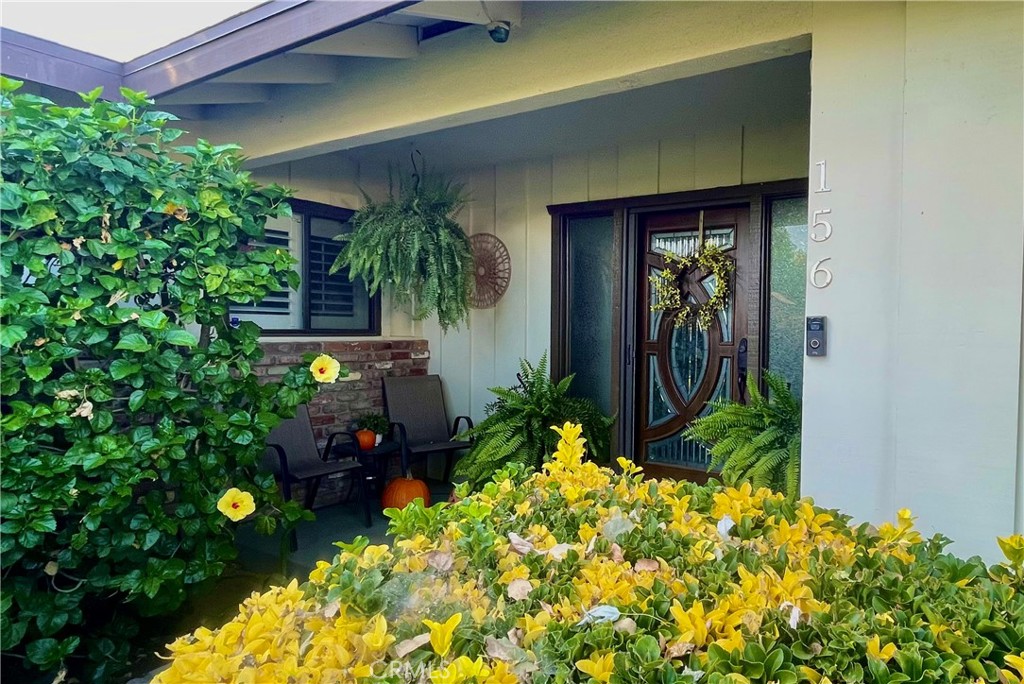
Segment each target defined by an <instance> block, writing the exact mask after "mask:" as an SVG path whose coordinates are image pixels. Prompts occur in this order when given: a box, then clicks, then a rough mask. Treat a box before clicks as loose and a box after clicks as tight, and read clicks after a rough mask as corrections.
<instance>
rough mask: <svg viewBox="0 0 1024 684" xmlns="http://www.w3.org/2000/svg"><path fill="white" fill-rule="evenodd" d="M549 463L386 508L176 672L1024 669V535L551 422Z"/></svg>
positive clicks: (184, 644) (679, 676)
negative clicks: (977, 542) (948, 536)
mask: <svg viewBox="0 0 1024 684" xmlns="http://www.w3.org/2000/svg"><path fill="white" fill-rule="evenodd" d="M559 432H560V434H561V435H562V440H561V442H560V443H559V446H558V452H557V453H556V454H555V456H554V458H553V459H552V461H551V462H550V463H548V464H546V465H545V466H544V468H543V471H542V472H540V473H536V474H533V475H529V476H527V475H526V474H525V473H524V472H523V471H522V470H520V469H517V468H513V469H509V470H506V471H503V472H502V473H499V474H498V475H497V476H496V477H495V480H494V481H493V482H492V483H490V484H488V485H487V486H486V487H485V488H484V489H483V491H481V492H480V493H477V494H474V495H472V496H468V497H466V498H464V499H462V501H461V502H459V503H457V504H454V505H450V506H449V505H445V504H439V505H437V506H434V507H433V508H423V507H422V506H420V505H417V504H411V505H410V506H409V507H407V508H406V509H404V510H403V511H394V510H392V511H390V512H389V515H390V517H391V518H392V524H391V530H392V532H393V533H394V535H395V539H396V541H395V543H394V545H393V547H391V548H389V547H386V546H368V545H367V543H366V540H365V539H359V540H357V541H356V542H354V543H353V544H348V545H345V544H342V545H340V546H341V547H342V552H341V553H340V554H339V555H338V556H336V557H335V558H334V560H333V561H332V562H330V563H328V562H321V563H319V564H318V566H317V568H316V569H315V570H314V571H313V572H312V574H311V575H310V581H309V582H308V583H307V584H305V585H304V586H302V587H299V586H298V585H297V583H295V582H293V583H292V584H291V585H290V586H288V587H287V588H274V589H271V590H270V591H269V592H267V593H266V594H263V595H253V597H252V598H251V599H249V600H247V601H246V602H245V604H244V605H243V606H241V609H240V614H239V616H238V617H237V618H235V619H234V620H232V621H231V622H230V623H228V624H227V625H225V626H223V627H221V628H220V629H217V630H210V629H206V628H200V629H199V630H197V631H196V632H195V633H194V634H191V635H188V636H185V637H182V638H181V639H179V640H177V641H176V642H175V643H174V644H172V645H171V646H170V649H171V655H172V662H171V664H170V666H169V669H167V670H165V671H164V672H163V673H161V674H160V676H159V677H158V678H157V680H156V681H157V684H172V683H177V682H203V683H204V684H208V683H210V682H222V681H233V682H282V683H283V682H289V683H290V684H315V683H328V682H355V681H379V682H428V681H429V682H434V683H436V684H441V683H444V684H455V683H458V682H477V683H485V682H486V683H487V684H514V683H515V682H549V681H550V682H594V681H597V682H612V683H615V684H619V683H621V684H626V683H637V684H639V683H643V682H694V681H700V682H709V683H711V684H715V683H716V682H717V683H724V682H731V683H743V682H766V683H767V682H780V683H783V684H785V683H791V684H795V683H796V682H813V683H816V684H821V683H822V682H829V681H831V682H861V681H864V682H881V683H895V682H922V683H923V682H979V681H988V682H999V681H1003V682H1019V680H1020V678H1021V676H1022V674H1024V672H1022V671H1021V670H1022V669H1024V660H1021V659H1020V656H1019V654H1020V653H1021V651H1022V650H1024V598H1022V596H1021V593H1020V592H1021V590H1022V589H1024V538H1021V537H1020V536H1016V537H1010V538H1006V539H1003V540H1001V545H1002V546H1003V548H1004V551H1005V552H1006V555H1007V562H1006V563H1004V564H1002V565H998V566H993V567H992V568H986V567H985V566H984V565H983V564H982V562H981V561H980V560H978V559H972V560H968V561H964V560H960V559H958V558H956V557H954V556H951V555H947V554H944V553H943V552H942V548H943V546H944V545H945V543H946V542H947V540H945V539H942V538H940V537H936V538H935V539H932V540H922V539H921V537H920V535H919V534H918V533H917V532H916V531H915V530H914V529H913V522H912V518H911V516H910V513H909V512H907V511H901V512H900V514H899V517H898V520H897V521H896V523H895V524H892V523H885V524H883V525H881V526H880V527H879V528H878V529H874V528H871V527H869V526H868V525H861V526H859V527H856V528H853V527H851V526H850V525H849V524H848V521H849V519H848V518H847V517H846V516H843V515H842V514H840V513H838V512H836V511H829V510H824V509H822V508H819V507H816V506H814V505H813V504H812V503H811V502H810V501H809V500H806V499H805V500H801V501H798V502H792V501H787V500H786V499H785V498H784V497H783V496H782V495H781V494H774V493H772V492H770V491H769V490H767V489H760V490H752V489H751V488H750V486H749V485H744V486H743V487H740V488H722V487H720V486H714V485H711V486H706V487H702V486H697V485H694V484H691V483H685V482H673V481H666V480H663V481H652V480H644V479H643V478H642V476H641V475H640V474H639V473H638V471H637V469H636V468H635V467H633V466H632V465H631V464H629V463H628V462H626V461H624V460H621V459H620V464H621V465H622V467H623V469H624V470H625V473H624V474H621V475H620V474H615V473H613V472H612V471H611V470H609V469H606V468H600V467H598V466H597V465H595V464H593V463H588V462H584V461H583V459H582V456H583V440H582V439H580V437H579V435H580V428H579V426H572V425H568V424H566V426H565V427H564V428H561V429H560V430H559Z"/></svg>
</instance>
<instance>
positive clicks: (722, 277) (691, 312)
mask: <svg viewBox="0 0 1024 684" xmlns="http://www.w3.org/2000/svg"><path fill="white" fill-rule="evenodd" d="M735 267H736V266H735V264H734V263H733V260H732V259H730V258H729V257H728V256H727V255H726V253H725V252H723V251H722V250H721V249H720V248H719V247H718V246H717V245H715V244H712V243H711V242H708V241H705V242H703V243H702V244H701V246H700V247H699V248H698V249H697V250H695V251H694V252H693V253H692V254H690V255H688V256H679V255H678V254H674V253H672V252H668V253H667V254H665V268H664V269H663V270H662V271H661V272H659V273H655V274H654V275H652V276H650V281H651V288H652V292H653V294H654V298H653V299H652V302H651V312H652V313H657V312H659V311H665V312H671V311H678V314H677V315H676V319H675V325H676V327H677V328H680V327H682V326H683V325H685V324H686V323H688V322H689V321H691V320H694V319H696V321H697V325H699V326H700V327H701V329H703V330H707V329H709V328H710V327H711V324H712V323H713V322H714V320H715V317H716V316H717V315H718V314H719V312H721V311H724V310H725V307H726V306H727V305H728V303H729V277H730V275H731V274H732V272H733V270H734V269H735ZM696 269H703V270H705V271H707V272H708V274H709V275H713V276H714V277H715V289H714V291H713V292H712V293H711V296H710V297H709V298H708V300H707V301H706V302H704V303H703V304H692V303H689V302H685V303H684V302H683V295H682V286H683V283H684V282H685V281H686V276H687V275H688V274H689V273H690V272H691V271H693V270H696Z"/></svg>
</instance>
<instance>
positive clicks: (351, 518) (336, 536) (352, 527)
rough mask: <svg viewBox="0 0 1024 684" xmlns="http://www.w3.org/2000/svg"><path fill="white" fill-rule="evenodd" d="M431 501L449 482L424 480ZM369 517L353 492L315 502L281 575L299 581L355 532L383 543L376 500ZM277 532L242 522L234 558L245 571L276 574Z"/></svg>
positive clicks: (443, 494)
mask: <svg viewBox="0 0 1024 684" xmlns="http://www.w3.org/2000/svg"><path fill="white" fill-rule="evenodd" d="M427 484H428V486H429V487H430V498H431V502H432V503H437V502H439V501H447V500H448V496H449V494H451V490H452V486H451V485H450V484H448V483H445V482H441V481H438V480H427ZM371 506H372V508H371V511H372V521H373V524H372V525H371V526H370V527H367V526H366V521H365V519H364V514H363V504H362V503H361V502H360V501H358V499H356V498H355V497H354V496H353V497H351V498H350V499H349V500H348V501H346V500H345V499H344V498H343V497H335V498H334V501H333V502H330V501H328V502H325V503H324V504H323V505H320V506H318V507H317V508H316V509H315V510H314V513H315V514H316V520H314V521H311V522H302V523H300V524H299V527H298V541H299V548H298V550H296V551H294V552H293V553H292V554H291V555H290V557H289V559H288V564H287V567H286V568H285V569H284V573H283V574H284V575H285V576H286V577H287V578H289V579H291V578H292V577H295V578H298V580H299V582H300V583H301V582H302V581H304V580H305V579H306V578H307V576H308V575H309V572H310V570H312V569H313V568H314V567H315V566H316V562H317V561H318V560H326V561H329V560H331V559H332V558H334V556H335V554H337V553H338V551H339V549H338V547H337V546H335V545H334V542H339V541H341V542H350V541H352V540H353V539H354V538H356V537H357V536H360V535H362V536H364V537H368V538H369V540H370V543H371V544H387V543H391V541H392V539H391V537H389V536H388V534H387V530H388V523H389V522H390V520H388V519H387V518H386V517H384V513H383V512H382V509H381V505H380V500H379V499H375V500H374V501H373V502H372V503H371ZM281 541H282V540H281V535H280V533H278V534H275V535H274V536H271V537H267V536H263V535H260V534H257V533H256V530H255V529H254V527H253V526H252V525H245V526H244V527H242V528H241V529H239V531H238V536H237V543H238V562H239V564H240V565H241V566H242V568H244V569H245V570H246V571H248V572H254V573H261V574H262V573H265V574H278V573H281V572H282V568H281V555H280V549H281Z"/></svg>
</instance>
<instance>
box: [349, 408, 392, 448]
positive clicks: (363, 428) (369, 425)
mask: <svg viewBox="0 0 1024 684" xmlns="http://www.w3.org/2000/svg"><path fill="white" fill-rule="evenodd" d="M356 427H358V428H359V429H358V430H357V431H356V439H357V440H359V448H360V449H362V450H364V451H369V450H370V449H372V448H373V447H375V446H377V445H378V444H380V443H381V440H383V439H384V435H385V434H387V432H388V430H389V429H390V427H391V423H390V421H388V419H387V417H385V416H383V415H381V414H380V413H367V414H366V415H365V416H362V417H361V418H360V419H359V420H357V421H356Z"/></svg>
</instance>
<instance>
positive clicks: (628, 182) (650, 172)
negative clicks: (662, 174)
mask: <svg viewBox="0 0 1024 684" xmlns="http://www.w3.org/2000/svg"><path fill="white" fill-rule="evenodd" d="M659 171H660V169H659V164H658V141H657V140H652V141H650V142H638V143H636V144H633V145H619V173H618V178H617V179H616V180H617V185H618V191H617V192H616V197H637V196H639V195H656V194H658V173H659Z"/></svg>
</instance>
